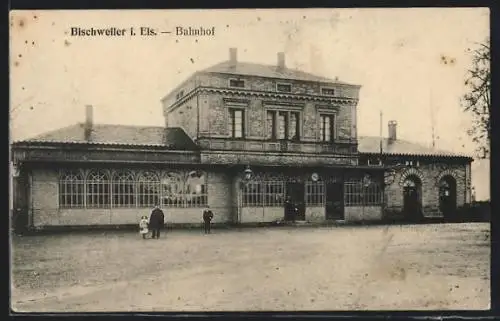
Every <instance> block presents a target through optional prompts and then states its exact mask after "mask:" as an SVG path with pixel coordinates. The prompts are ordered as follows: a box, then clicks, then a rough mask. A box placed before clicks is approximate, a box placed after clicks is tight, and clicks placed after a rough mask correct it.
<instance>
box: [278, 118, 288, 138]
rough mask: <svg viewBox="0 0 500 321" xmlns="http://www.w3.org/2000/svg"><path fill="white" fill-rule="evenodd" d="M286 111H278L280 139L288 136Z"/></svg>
mask: <svg viewBox="0 0 500 321" xmlns="http://www.w3.org/2000/svg"><path fill="white" fill-rule="evenodd" d="M286 114H287V113H286V112H279V113H278V139H286V138H287V135H286V134H287V122H286V118H287V117H286V116H287V115H286Z"/></svg>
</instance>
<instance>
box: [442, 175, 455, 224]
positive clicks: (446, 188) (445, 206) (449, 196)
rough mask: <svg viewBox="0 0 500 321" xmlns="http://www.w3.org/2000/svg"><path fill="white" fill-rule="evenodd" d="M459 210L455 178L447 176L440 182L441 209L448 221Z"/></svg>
mask: <svg viewBox="0 0 500 321" xmlns="http://www.w3.org/2000/svg"><path fill="white" fill-rule="evenodd" d="M456 208H457V188H456V182H455V179H454V178H453V177H450V176H447V177H444V178H443V179H441V181H440V182H439V209H440V210H441V213H443V216H444V217H445V218H447V219H449V218H451V217H453V214H455V211H456Z"/></svg>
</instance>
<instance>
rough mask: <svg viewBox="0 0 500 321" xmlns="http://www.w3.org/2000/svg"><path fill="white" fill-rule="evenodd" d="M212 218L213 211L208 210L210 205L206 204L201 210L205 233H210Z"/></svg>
mask: <svg viewBox="0 0 500 321" xmlns="http://www.w3.org/2000/svg"><path fill="white" fill-rule="evenodd" d="M213 218H214V213H213V212H212V211H211V210H210V207H209V206H207V208H205V209H204V210H203V225H204V227H205V234H210V223H211V221H212V219H213Z"/></svg>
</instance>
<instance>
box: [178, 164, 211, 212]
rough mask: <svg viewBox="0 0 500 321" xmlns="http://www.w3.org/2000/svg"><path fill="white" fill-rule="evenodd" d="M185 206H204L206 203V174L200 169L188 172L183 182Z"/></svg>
mask: <svg viewBox="0 0 500 321" xmlns="http://www.w3.org/2000/svg"><path fill="white" fill-rule="evenodd" d="M184 192H185V205H186V207H204V206H207V203H208V193H207V183H206V176H205V174H204V173H203V172H200V171H191V172H189V173H188V176H187V180H186V184H185V191H184Z"/></svg>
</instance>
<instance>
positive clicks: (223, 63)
mask: <svg viewBox="0 0 500 321" xmlns="http://www.w3.org/2000/svg"><path fill="white" fill-rule="evenodd" d="M229 63H230V60H223V61H220V62H218V63H216V64H213V65H211V66H209V67H207V68H204V69H202V70H201V72H214V73H226V72H227V73H229V72H231V70H226V71H211V70H210V69H213V68H216V67H221V66H226V65H228V64H229ZM238 64H241V65H247V66H259V67H266V68H270V69H275V70H276V71H279V70H278V67H277V66H276V65H272V64H265V63H257V62H248V61H237V62H236V67H237V66H238ZM283 70H285V71H289V72H292V73H296V74H302V75H303V76H309V77H312V78H317V79H316V80H305V79H304V80H303V81H312V82H330V83H335V84H338V85H349V86H356V85H353V84H350V83H348V82H344V81H340V80H335V79H333V78H330V77H326V76H322V75H318V74H315V73H312V72H308V71H305V70H301V69H298V68H290V67H286V66H285V68H284V69H283ZM256 76H259V75H256ZM261 77H264V78H280V79H281V78H286V77H271V76H261ZM291 79H293V78H291ZM299 80H300V79H299Z"/></svg>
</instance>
